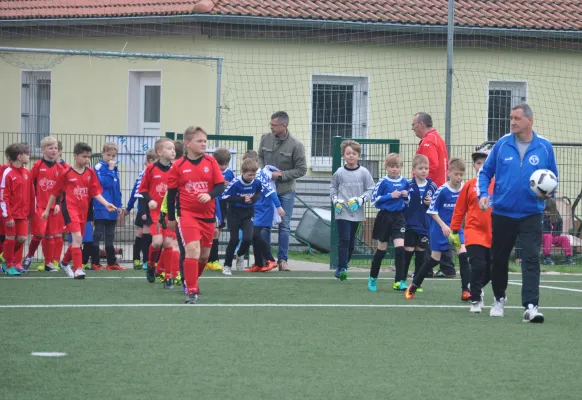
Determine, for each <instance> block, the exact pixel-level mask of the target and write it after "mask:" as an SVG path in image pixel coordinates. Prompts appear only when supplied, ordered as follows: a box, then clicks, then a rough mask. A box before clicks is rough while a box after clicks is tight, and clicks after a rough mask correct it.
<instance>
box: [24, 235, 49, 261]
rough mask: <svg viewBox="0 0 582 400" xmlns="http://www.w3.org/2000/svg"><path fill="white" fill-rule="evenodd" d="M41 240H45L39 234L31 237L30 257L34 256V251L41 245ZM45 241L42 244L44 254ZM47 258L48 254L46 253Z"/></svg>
mask: <svg viewBox="0 0 582 400" xmlns="http://www.w3.org/2000/svg"><path fill="white" fill-rule="evenodd" d="M41 240H43V238H39V237H38V236H33V237H32V239H30V245H29V246H28V257H34V253H36V250H37V249H38V246H39V245H40V242H41ZM45 243H46V241H45V242H43V244H42V251H43V253H44V254H46V253H45ZM45 258H46V255H45Z"/></svg>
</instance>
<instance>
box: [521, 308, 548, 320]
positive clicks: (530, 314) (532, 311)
mask: <svg viewBox="0 0 582 400" xmlns="http://www.w3.org/2000/svg"><path fill="white" fill-rule="evenodd" d="M523 322H531V323H532V324H541V323H543V322H544V314H542V313H541V312H539V311H538V307H537V306H534V305H533V304H528V305H527V309H526V310H525V312H524V313H523Z"/></svg>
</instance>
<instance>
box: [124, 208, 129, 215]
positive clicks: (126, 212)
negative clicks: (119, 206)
mask: <svg viewBox="0 0 582 400" xmlns="http://www.w3.org/2000/svg"><path fill="white" fill-rule="evenodd" d="M123 215H125V216H128V215H129V211H127V208H126V209H125V210H123Z"/></svg>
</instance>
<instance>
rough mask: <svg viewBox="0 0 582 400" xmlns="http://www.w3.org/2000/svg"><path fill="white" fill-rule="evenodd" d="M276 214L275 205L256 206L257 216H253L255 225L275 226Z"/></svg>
mask: <svg viewBox="0 0 582 400" xmlns="http://www.w3.org/2000/svg"><path fill="white" fill-rule="evenodd" d="M274 214H275V207H273V205H272V204H268V205H267V207H265V206H261V207H255V216H254V218H253V225H254V226H269V227H270V226H273V215H274Z"/></svg>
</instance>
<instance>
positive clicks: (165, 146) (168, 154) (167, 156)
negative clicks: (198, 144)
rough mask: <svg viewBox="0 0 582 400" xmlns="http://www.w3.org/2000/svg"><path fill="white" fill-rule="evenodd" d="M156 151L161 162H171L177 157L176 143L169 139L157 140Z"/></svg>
mask: <svg viewBox="0 0 582 400" xmlns="http://www.w3.org/2000/svg"><path fill="white" fill-rule="evenodd" d="M154 150H155V151H156V154H157V156H158V158H159V159H160V160H165V161H171V160H173V159H174V158H175V157H176V149H175V148H174V141H173V140H170V139H168V138H161V139H158V140H156V144H155V145H154Z"/></svg>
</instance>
